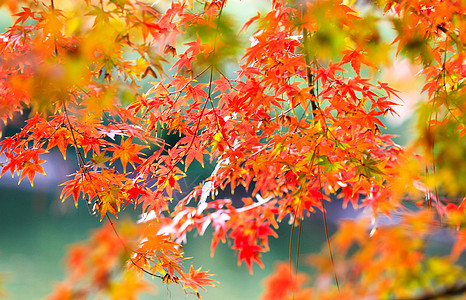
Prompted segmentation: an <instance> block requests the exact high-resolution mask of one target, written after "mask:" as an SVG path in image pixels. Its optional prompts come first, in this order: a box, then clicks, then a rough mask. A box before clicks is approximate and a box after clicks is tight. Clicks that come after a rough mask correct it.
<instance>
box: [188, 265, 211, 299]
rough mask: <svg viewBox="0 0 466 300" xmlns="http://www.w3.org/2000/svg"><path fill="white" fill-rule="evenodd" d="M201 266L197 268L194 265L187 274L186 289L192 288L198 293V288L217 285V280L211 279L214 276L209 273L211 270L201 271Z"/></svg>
mask: <svg viewBox="0 0 466 300" xmlns="http://www.w3.org/2000/svg"><path fill="white" fill-rule="evenodd" d="M201 268H202V267H200V268H199V269H197V270H195V269H194V267H193V265H192V264H191V267H190V269H189V273H187V274H186V277H185V278H183V281H184V287H183V288H184V289H186V288H191V289H192V290H194V291H195V292H196V293H197V292H198V288H201V289H203V290H205V287H204V286H213V287H216V285H215V283H217V281H215V280H212V279H210V278H209V277H211V276H214V275H212V274H208V272H209V271H206V272H201Z"/></svg>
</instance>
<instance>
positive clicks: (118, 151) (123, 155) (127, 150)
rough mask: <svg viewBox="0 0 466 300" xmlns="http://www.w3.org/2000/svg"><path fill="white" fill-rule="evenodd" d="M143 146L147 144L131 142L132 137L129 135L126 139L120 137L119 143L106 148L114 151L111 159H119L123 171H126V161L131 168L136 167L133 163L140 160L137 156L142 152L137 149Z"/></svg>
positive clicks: (143, 147)
mask: <svg viewBox="0 0 466 300" xmlns="http://www.w3.org/2000/svg"><path fill="white" fill-rule="evenodd" d="M145 148H147V146H143V145H137V144H133V138H132V137H130V138H127V139H126V140H124V138H122V141H121V143H120V145H118V146H114V147H111V148H108V150H109V151H114V152H113V159H112V161H115V160H116V159H120V161H121V164H122V165H123V172H125V173H126V166H127V164H128V162H129V163H130V164H131V165H132V166H133V168H136V167H135V165H134V164H135V163H138V164H139V163H141V162H142V160H141V158H140V157H139V155H140V154H142V153H141V152H139V150H142V149H145Z"/></svg>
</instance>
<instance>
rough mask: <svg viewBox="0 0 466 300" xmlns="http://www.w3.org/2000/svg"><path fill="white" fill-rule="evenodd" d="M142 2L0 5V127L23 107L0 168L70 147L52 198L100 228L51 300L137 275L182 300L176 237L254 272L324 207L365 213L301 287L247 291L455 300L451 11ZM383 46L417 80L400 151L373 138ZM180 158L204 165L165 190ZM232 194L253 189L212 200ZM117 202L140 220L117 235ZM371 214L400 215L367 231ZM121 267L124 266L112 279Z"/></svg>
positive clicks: (282, 282)
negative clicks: (195, 238)
mask: <svg viewBox="0 0 466 300" xmlns="http://www.w3.org/2000/svg"><path fill="white" fill-rule="evenodd" d="M158 2H160V3H158ZM158 2H155V3H152V1H133V0H86V1H74V0H68V1H65V0H55V1H54V0H51V1H33V0H29V1H28V0H22V1H16V0H3V1H0V5H3V6H6V7H7V8H8V9H9V11H10V12H11V15H12V17H13V25H12V26H10V27H8V28H7V29H6V30H5V32H4V33H2V34H1V35H0V51H1V52H0V119H1V120H2V121H3V123H4V124H8V122H10V120H11V119H13V117H15V116H16V115H17V114H18V113H23V112H26V113H27V115H28V118H27V121H26V123H25V124H24V126H22V128H21V129H20V131H19V132H18V133H16V134H14V135H12V136H6V137H4V138H3V140H2V141H1V142H0V145H1V148H0V154H2V155H3V157H4V158H5V162H4V163H3V165H2V170H1V175H4V174H6V173H7V172H10V173H11V174H12V175H14V174H18V175H19V181H21V180H23V179H24V178H25V177H27V178H28V180H29V181H30V183H31V185H32V184H33V182H34V178H35V175H36V173H41V174H45V173H44V169H43V167H42V165H43V163H45V160H44V159H42V158H43V154H44V153H46V152H49V151H53V150H54V149H55V148H57V149H58V150H59V151H60V153H61V154H62V156H63V158H64V159H67V152H68V151H71V150H72V151H73V152H74V153H75V155H76V160H77V168H76V172H75V173H74V174H72V177H71V179H70V180H68V181H66V182H64V183H63V191H62V194H61V196H62V198H63V200H64V201H74V203H75V205H76V206H78V204H80V205H88V207H89V212H90V213H91V214H95V215H97V216H98V217H99V218H100V220H103V219H106V222H107V223H108V225H107V226H104V227H103V228H102V229H101V230H99V231H97V232H96V233H95V234H94V235H93V237H92V238H91V239H90V240H89V242H88V243H87V244H82V245H76V246H75V247H73V248H72V250H71V251H70V253H69V259H68V267H69V274H68V280H67V281H66V282H65V283H63V284H62V285H60V286H59V287H58V288H57V290H56V291H55V292H54V294H53V295H52V296H51V299H80V298H86V297H88V296H90V293H91V292H92V293H101V294H109V295H110V296H111V297H113V298H115V299H119V298H124V299H133V298H135V297H136V296H137V294H138V293H139V292H142V291H145V290H146V289H147V288H148V283H147V282H145V281H144V280H143V279H142V278H141V277H138V276H136V275H141V274H143V273H148V274H151V275H152V276H153V277H157V278H160V279H161V280H163V282H164V283H167V284H168V283H176V284H179V285H181V286H183V288H184V289H187V292H188V293H193V294H196V295H197V296H198V297H200V294H199V293H200V289H204V287H206V286H213V285H215V284H216V282H215V281H214V280H213V279H212V277H211V275H210V274H209V273H208V272H206V271H203V270H202V269H200V268H195V267H193V265H192V264H191V265H190V266H189V267H187V266H186V265H185V264H186V263H185V264H183V262H184V261H185V258H184V256H183V252H182V247H181V243H182V242H186V235H187V234H188V233H189V232H191V231H196V232H198V233H199V234H201V235H203V234H204V233H205V232H206V230H207V229H208V228H210V229H211V231H212V244H211V251H212V253H214V251H215V248H216V246H217V245H218V243H220V242H223V243H225V242H227V241H228V242H229V245H230V246H231V248H232V249H234V250H235V251H236V253H237V259H238V264H242V263H244V264H246V265H247V267H248V268H249V270H250V272H252V271H253V265H254V264H255V263H256V264H258V265H259V266H261V267H263V263H262V260H261V255H262V254H263V253H264V252H267V251H269V244H268V240H269V238H270V237H276V236H277V234H276V231H275V230H276V228H278V226H279V224H280V223H282V221H284V220H285V221H289V223H290V224H291V226H293V227H294V226H298V227H300V226H301V224H302V220H303V218H306V217H308V216H311V217H312V216H313V214H312V213H313V212H315V211H316V210H319V211H322V212H324V218H325V203H326V202H329V201H338V199H341V200H342V205H343V207H344V208H346V206H347V205H348V204H349V203H351V205H352V206H353V207H355V208H358V207H362V208H364V209H365V210H366V211H367V212H369V215H370V218H368V219H366V218H361V219H359V220H355V221H345V222H342V223H341V224H340V229H339V231H338V232H337V233H336V234H335V235H334V236H333V237H332V238H331V239H329V240H328V241H329V243H328V250H330V256H329V255H328V254H327V253H325V252H323V253H322V254H320V255H314V256H312V257H311V259H309V263H310V264H311V265H313V266H315V267H317V268H318V270H319V273H318V275H316V276H317V277H318V278H316V280H315V281H314V283H313V284H312V285H310V286H303V284H304V283H305V282H306V280H307V279H306V276H305V275H304V274H294V273H292V271H291V266H290V264H283V265H279V266H278V267H277V272H276V274H275V275H273V276H271V277H270V278H269V279H268V281H267V285H266V291H265V292H264V299H291V297H294V299H310V297H315V298H318V299H327V298H328V299H335V297H338V296H339V297H340V298H342V299H356V298H358V297H361V296H365V297H367V298H368V299H372V298H375V299H380V298H399V297H401V298H416V297H419V299H430V298H425V297H431V298H433V297H439V296H442V295H443V296H448V295H453V294H455V293H461V292H464V291H465V290H466V273H465V270H464V268H463V267H461V263H460V261H461V254H462V253H463V251H464V250H465V249H466V229H465V228H464V226H465V223H466V215H465V206H466V198H465V195H466V185H465V184H464V182H466V159H465V158H466V140H465V133H466V131H465V126H464V125H465V116H464V110H465V108H466V107H465V106H466V99H465V97H466V94H465V89H464V86H465V84H466V82H465V80H464V78H465V75H466V66H465V53H464V50H465V49H464V48H465V42H466V21H465V20H466V18H465V14H466V3H465V2H464V1H462V0H429V1H427V0H386V1H385V0H382V1H376V2H375V3H359V2H356V3H354V1H353V2H351V1H343V2H342V1H339V0H319V1H285V0H271V1H269V2H268V3H267V7H268V8H267V11H265V12H261V13H257V15H256V16H254V17H252V18H251V19H249V20H247V21H246V22H245V23H244V24H240V26H238V24H237V23H236V22H235V21H233V16H232V15H229V14H227V13H225V12H224V10H225V7H226V6H227V5H228V3H227V1H225V0H220V1H200V0H199V1H194V0H190V1H189V0H188V1H186V0H183V1H177V0H174V1H158ZM243 5H247V1H245V2H244V4H243ZM387 24H388V25H387ZM386 27H387V28H390V27H393V28H394V35H395V39H394V40H389V39H387V38H386V37H385V36H384V29H383V28H386ZM248 39H249V40H248ZM395 54H396V56H398V57H402V56H406V57H408V58H409V59H410V61H411V64H413V65H417V66H419V69H420V72H419V75H420V76H422V78H423V79H424V83H423V87H422V89H421V90H420V91H418V92H419V95H420V97H421V98H422V99H423V100H421V101H420V103H419V105H418V108H417V110H416V113H417V116H418V121H417V129H418V135H417V137H416V138H415V139H414V140H413V141H412V144H411V145H409V146H408V147H402V146H400V145H397V144H396V143H394V142H393V140H392V138H393V136H391V135H387V134H384V133H383V132H385V129H386V126H385V125H384V124H385V122H386V121H385V120H386V116H387V115H388V114H391V115H393V116H394V117H396V115H397V113H396V111H395V110H396V106H398V105H400V104H401V105H403V104H402V101H400V99H402V98H403V94H402V93H399V92H398V91H397V90H395V89H393V88H392V87H390V86H389V85H388V84H387V83H385V82H382V81H381V80H382V79H381V78H382V76H380V75H379V74H382V75H383V74H385V72H386V70H387V66H388V65H390V64H391V63H392V61H393V60H394V57H395ZM232 70H234V71H232ZM398 71H399V70H396V72H398ZM395 76H396V75H395ZM149 80H150V81H149ZM382 131H383V132H382ZM167 134H172V135H178V136H179V139H178V140H177V141H175V142H170V141H169V140H168V139H167V138H166V136H167ZM68 155H69V153H68ZM195 161H197V162H198V163H199V164H200V165H201V166H204V164H205V163H206V162H210V163H213V164H214V165H215V168H214V170H213V172H212V174H211V175H210V176H209V177H208V178H206V179H204V180H203V181H202V182H201V183H200V184H199V185H198V186H197V187H195V188H194V189H192V190H191V191H182V190H181V187H180V180H181V179H182V178H184V177H186V176H187V175H186V174H187V172H188V171H189V168H190V166H192V165H193V162H195ZM238 186H244V187H245V188H247V189H249V191H250V193H251V197H250V198H244V199H242V202H241V203H239V201H232V200H231V199H222V198H218V197H216V195H217V193H218V191H219V190H224V189H230V190H231V192H232V193H233V192H234V190H235V189H236V188H237V187H238ZM180 193H184V194H183V196H180ZM129 207H134V208H138V209H141V210H142V212H143V213H144V218H142V220H141V222H140V223H138V224H131V225H128V224H127V225H125V226H116V224H115V220H112V219H113V218H114V217H116V218H118V215H119V214H120V213H121V212H122V211H123V210H125V209H127V208H129ZM380 215H388V216H394V215H401V217H400V221H399V224H397V225H389V226H378V225H377V219H378V218H379V216H380ZM282 226H284V225H282ZM440 228H444V229H445V230H449V231H450V232H451V234H452V235H454V236H455V243H454V245H453V247H452V250H451V254H449V255H447V256H433V257H432V256H427V255H426V254H425V249H426V245H427V242H426V240H427V239H428V237H429V236H430V235H431V234H432V232H434V231H436V230H438V229H440ZM209 232H210V231H209ZM332 250H333V252H332ZM332 253H335V257H334V255H333V254H332ZM290 256H291V254H290ZM122 259H123V261H125V262H126V265H127V270H126V271H125V272H124V276H120V277H117V278H113V277H112V274H113V272H114V270H118V269H119V267H120V266H121V264H122ZM290 261H291V259H290ZM329 276H331V277H334V278H335V284H333V283H331V281H329V280H328V278H330V277H329ZM278 287H280V290H277V288H278ZM423 297H424V298H423Z"/></svg>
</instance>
